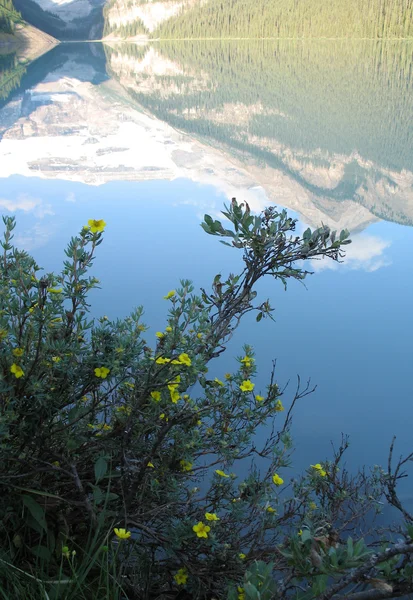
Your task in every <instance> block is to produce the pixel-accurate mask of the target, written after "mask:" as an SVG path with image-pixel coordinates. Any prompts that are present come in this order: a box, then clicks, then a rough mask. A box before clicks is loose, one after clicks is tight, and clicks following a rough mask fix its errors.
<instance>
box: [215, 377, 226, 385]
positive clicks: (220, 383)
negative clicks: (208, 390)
mask: <svg viewBox="0 0 413 600" xmlns="http://www.w3.org/2000/svg"><path fill="white" fill-rule="evenodd" d="M214 381H215V383H217V384H218V385H224V382H223V381H221V380H220V379H218V377H215V379H214Z"/></svg>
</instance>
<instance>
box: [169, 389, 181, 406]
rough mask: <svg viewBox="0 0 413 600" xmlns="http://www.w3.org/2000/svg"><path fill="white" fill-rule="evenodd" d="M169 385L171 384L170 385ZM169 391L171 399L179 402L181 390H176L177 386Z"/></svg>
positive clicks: (175, 402)
mask: <svg viewBox="0 0 413 600" xmlns="http://www.w3.org/2000/svg"><path fill="white" fill-rule="evenodd" d="M168 387H169V385H168ZM169 393H170V395H171V400H172V402H173V403H174V404H177V402H178V400H179V399H180V398H181V396H180V394H179V392H177V391H176V389H175V388H173V389H172V390H169Z"/></svg>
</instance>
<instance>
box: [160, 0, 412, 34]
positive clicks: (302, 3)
mask: <svg viewBox="0 0 413 600" xmlns="http://www.w3.org/2000/svg"><path fill="white" fill-rule="evenodd" d="M154 37H162V38H179V39H181V38H205V37H206V38H208V37H209V38H217V37H220V38H227V37H231V38H234V37H246V38H265V37H282V38H286V37H287V38H290V37H291V38H308V37H328V38H342V37H343V38H344V37H352V38H406V37H413V0H299V1H298V0H209V2H207V3H200V4H199V5H196V6H195V7H194V8H191V9H190V10H187V9H185V10H183V11H182V13H181V14H180V15H177V16H176V17H173V18H171V19H169V20H168V21H166V22H165V23H163V24H162V25H161V26H160V27H159V28H158V29H157V31H155V32H154Z"/></svg>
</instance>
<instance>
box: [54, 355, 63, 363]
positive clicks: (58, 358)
mask: <svg viewBox="0 0 413 600" xmlns="http://www.w3.org/2000/svg"><path fill="white" fill-rule="evenodd" d="M61 360H62V359H61V358H60V356H52V361H53V362H54V363H58V362H60V361H61Z"/></svg>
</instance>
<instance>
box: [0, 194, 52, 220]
mask: <svg viewBox="0 0 413 600" xmlns="http://www.w3.org/2000/svg"><path fill="white" fill-rule="evenodd" d="M1 209H4V210H7V211H9V212H13V213H14V212H17V211H19V210H21V211H23V212H32V213H33V214H34V216H35V217H37V218H39V219H43V217H44V216H45V215H53V214H54V212H53V210H52V207H51V206H50V204H45V203H44V202H43V200H41V198H36V197H33V196H30V195H29V194H20V195H19V196H17V198H16V199H15V200H9V199H8V198H0V210H1Z"/></svg>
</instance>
